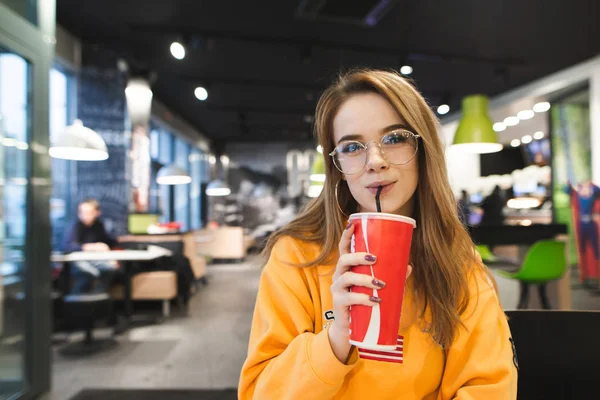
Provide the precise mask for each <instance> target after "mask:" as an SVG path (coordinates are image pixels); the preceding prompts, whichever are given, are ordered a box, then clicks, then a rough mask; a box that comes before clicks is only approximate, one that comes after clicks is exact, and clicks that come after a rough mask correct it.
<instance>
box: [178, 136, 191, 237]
mask: <svg viewBox="0 0 600 400" xmlns="http://www.w3.org/2000/svg"><path fill="white" fill-rule="evenodd" d="M189 155H190V145H189V144H187V143H186V142H185V141H183V140H181V139H175V165H177V166H178V167H179V168H181V169H183V170H184V171H186V172H187V173H188V174H189V173H190V167H189ZM174 190H175V221H177V222H179V223H180V224H181V229H182V230H184V231H187V230H189V218H190V185H176V186H175V188H174Z"/></svg>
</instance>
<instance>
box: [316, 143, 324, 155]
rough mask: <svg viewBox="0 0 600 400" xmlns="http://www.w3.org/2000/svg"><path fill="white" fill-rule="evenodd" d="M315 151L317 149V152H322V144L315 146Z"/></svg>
mask: <svg viewBox="0 0 600 400" xmlns="http://www.w3.org/2000/svg"><path fill="white" fill-rule="evenodd" d="M317 151H318V152H319V153H321V154H323V146H321V145H318V146H317Z"/></svg>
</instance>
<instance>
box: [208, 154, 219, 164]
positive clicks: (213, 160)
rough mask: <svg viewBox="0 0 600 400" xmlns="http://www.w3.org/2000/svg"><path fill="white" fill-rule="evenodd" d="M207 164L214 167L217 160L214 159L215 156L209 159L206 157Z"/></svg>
mask: <svg viewBox="0 0 600 400" xmlns="http://www.w3.org/2000/svg"><path fill="white" fill-rule="evenodd" d="M208 162H209V163H210V164H211V165H215V164H216V162H217V158H216V157H215V156H210V157H208Z"/></svg>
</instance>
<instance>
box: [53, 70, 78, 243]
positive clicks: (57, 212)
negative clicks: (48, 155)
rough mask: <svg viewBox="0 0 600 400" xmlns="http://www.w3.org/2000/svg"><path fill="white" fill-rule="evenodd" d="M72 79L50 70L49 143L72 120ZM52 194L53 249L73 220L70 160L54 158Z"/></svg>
mask: <svg viewBox="0 0 600 400" xmlns="http://www.w3.org/2000/svg"><path fill="white" fill-rule="evenodd" d="M70 81H71V78H70V77H69V76H68V75H67V74H66V73H64V72H63V71H61V70H60V69H57V68H53V69H51V70H50V140H51V141H52V140H53V138H55V137H56V136H57V135H60V134H61V133H62V132H64V130H65V128H66V127H67V125H68V120H69V109H70V107H69V105H70V101H69V97H70V96H69V93H70V90H69V84H70ZM50 162H51V168H52V194H51V196H50V222H51V223H52V248H53V249H60V248H61V245H62V243H63V237H64V235H65V230H66V229H68V227H67V226H66V224H67V223H68V221H69V220H71V219H72V218H73V215H71V214H74V212H75V211H74V210H73V209H72V204H71V203H72V201H71V199H72V196H71V193H70V191H71V172H72V171H71V165H72V162H71V161H68V160H60V159H57V158H52V159H51V161H50Z"/></svg>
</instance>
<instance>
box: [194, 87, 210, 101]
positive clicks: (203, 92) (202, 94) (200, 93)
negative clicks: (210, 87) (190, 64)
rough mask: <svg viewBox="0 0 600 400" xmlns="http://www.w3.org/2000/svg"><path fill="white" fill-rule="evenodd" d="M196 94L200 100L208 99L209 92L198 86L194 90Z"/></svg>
mask: <svg viewBox="0 0 600 400" xmlns="http://www.w3.org/2000/svg"><path fill="white" fill-rule="evenodd" d="M194 95H195V96H196V98H197V99H198V100H200V101H204V100H206V99H208V92H207V91H206V89H204V88H203V87H202V86H198V87H197V88H196V90H194Z"/></svg>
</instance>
